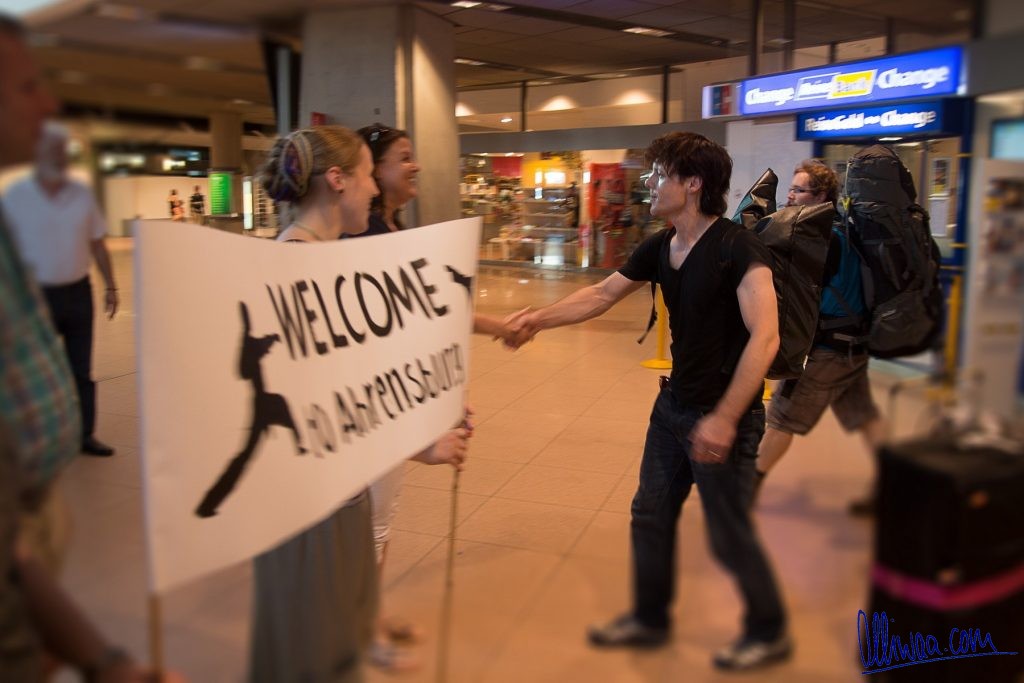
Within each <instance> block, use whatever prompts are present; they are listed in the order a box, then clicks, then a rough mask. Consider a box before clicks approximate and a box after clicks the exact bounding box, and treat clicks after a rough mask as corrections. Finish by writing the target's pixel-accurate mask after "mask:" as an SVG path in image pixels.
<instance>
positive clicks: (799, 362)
mask: <svg viewBox="0 0 1024 683" xmlns="http://www.w3.org/2000/svg"><path fill="white" fill-rule="evenodd" d="M777 186H778V177H777V176H776V175H775V173H774V172H773V171H772V170H771V169H770V168H769V169H768V170H767V171H765V172H764V174H763V175H762V176H761V177H760V178H759V179H758V180H757V182H755V183H754V185H753V187H751V188H750V190H749V191H748V192H747V194H746V195H745V196H744V197H743V199H741V200H740V204H739V208H738V209H737V211H736V215H735V216H733V221H734V222H736V223H739V224H741V225H743V227H745V228H747V229H748V230H753V231H754V233H755V234H756V235H757V236H758V237H759V238H760V239H761V241H762V242H764V244H765V246H766V247H768V251H769V252H771V255H772V279H773V281H774V284H775V295H776V297H777V298H778V302H779V351H778V353H777V354H776V355H775V360H774V361H772V365H771V367H770V368H769V369H768V378H769V379H787V378H791V377H799V376H800V373H802V372H803V369H804V364H805V363H806V360H807V354H809V353H810V352H811V346H812V345H813V343H814V338H815V335H816V334H817V331H818V309H819V308H820V305H821V282H822V279H823V278H824V272H825V261H826V259H827V258H828V245H829V240H830V239H831V237H832V221H833V219H834V218H835V209H834V208H833V206H832V204H831V203H825V204H817V205H814V206H788V207H785V208H783V209H779V210H778V211H776V210H775V193H776V188H777ZM734 235H735V233H734ZM729 246H731V241H729ZM727 249H728V246H727V245H726V243H723V260H725V259H727V258H728V257H727V254H725V252H726V251H727ZM737 360H738V359H737Z"/></svg>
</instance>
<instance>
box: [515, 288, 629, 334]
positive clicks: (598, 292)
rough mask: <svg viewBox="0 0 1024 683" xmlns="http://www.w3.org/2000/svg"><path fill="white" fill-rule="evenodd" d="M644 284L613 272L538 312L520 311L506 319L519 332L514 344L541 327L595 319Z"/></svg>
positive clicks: (546, 327)
mask: <svg viewBox="0 0 1024 683" xmlns="http://www.w3.org/2000/svg"><path fill="white" fill-rule="evenodd" d="M644 284H645V283H644V282H643V281H633V280H630V279H629V278H627V277H625V276H624V275H622V274H620V273H612V274H611V275H609V276H608V277H606V278H605V279H604V280H602V281H601V282H598V283H597V284H595V285H591V286H590V287H584V288H583V289H578V290H576V291H575V292H573V293H572V294H570V295H569V296H567V297H565V298H564V299H560V300H559V301H556V302H555V303H553V304H551V305H550V306H545V307H544V308H541V309H538V310H536V311H531V310H529V309H527V310H525V311H520V312H519V313H516V314H514V315H512V316H510V317H509V319H508V320H507V321H506V322H507V323H508V324H509V325H510V326H511V327H512V328H513V329H515V330H517V331H518V333H519V337H518V338H517V341H518V343H517V344H515V346H521V345H522V344H524V343H526V342H527V341H529V340H530V339H532V338H533V335H535V334H537V332H539V331H540V330H547V329H550V328H552V327H561V326H563V325H574V324H576V323H581V322H583V321H584V320H590V319H591V318H596V317H597V316H599V315H601V314H602V313H604V312H605V311H607V310H608V309H609V308H611V307H612V306H614V305H615V304H617V303H618V302H619V301H622V299H624V298H625V297H626V296H627V295H629V294H632V293H633V292H635V291H636V290H638V289H640V288H641V287H643V286H644Z"/></svg>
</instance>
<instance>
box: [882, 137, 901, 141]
mask: <svg viewBox="0 0 1024 683" xmlns="http://www.w3.org/2000/svg"><path fill="white" fill-rule="evenodd" d="M902 139H903V138H901V137H888V138H878V141H879V142H899V141H900V140H902Z"/></svg>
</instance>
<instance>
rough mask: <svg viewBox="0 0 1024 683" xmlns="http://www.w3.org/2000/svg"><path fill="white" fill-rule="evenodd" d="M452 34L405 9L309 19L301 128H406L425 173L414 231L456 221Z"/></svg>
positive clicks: (392, 5)
mask: <svg viewBox="0 0 1024 683" xmlns="http://www.w3.org/2000/svg"><path fill="white" fill-rule="evenodd" d="M454 59H455V32H454V28H453V27H452V25H451V24H450V23H448V22H447V21H445V20H444V19H442V18H440V17H438V16H437V15H435V14H433V13H431V12H427V11H425V10H422V9H419V8H417V7H416V6H414V5H413V4H411V3H407V2H388V3H384V2H381V3H378V4H375V5H373V6H366V7H353V8H348V9H332V10H321V11H315V12H310V13H309V14H307V15H306V17H305V22H304V26H303V53H302V86H301V91H300V92H301V94H300V104H299V121H298V122H297V126H298V127H304V126H308V125H310V120H311V115H312V114H313V113H314V112H317V113H320V114H324V115H326V121H327V123H336V124H340V125H343V126H348V127H350V128H353V129H356V128H361V127H362V126H366V125H370V124H372V123H375V122H380V123H383V124H384V125H388V126H395V127H398V128H403V129H405V130H407V131H408V132H409V135H410V136H411V137H412V142H413V148H414V150H415V153H416V158H417V160H418V162H419V164H420V166H421V167H422V171H421V172H420V175H419V189H420V191H419V198H418V199H417V200H416V201H415V202H414V203H413V205H412V206H410V207H409V208H408V209H407V211H406V216H405V218H406V222H407V224H409V225H426V224H430V223H436V222H438V221H444V220H451V219H454V218H458V217H459V216H460V214H461V211H460V204H459V180H460V177H459V139H458V128H457V125H456V122H455V66H454Z"/></svg>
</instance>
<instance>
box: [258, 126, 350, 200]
mask: <svg viewBox="0 0 1024 683" xmlns="http://www.w3.org/2000/svg"><path fill="white" fill-rule="evenodd" d="M364 144H365V143H364V142H363V139H362V138H361V137H360V136H359V135H356V134H355V133H353V132H352V131H351V130H349V129H348V128H345V127H344V126H317V127H315V128H305V129H302V130H296V131H293V132H291V133H289V134H288V135H286V136H285V137H283V138H281V139H280V140H278V141H277V143H276V144H275V145H274V148H273V149H272V150H271V151H270V156H269V157H268V158H267V161H266V163H265V164H263V168H261V169H260V179H261V182H262V183H263V187H264V188H265V189H266V190H267V194H269V195H270V196H271V198H273V199H274V201H278V202H282V201H283V202H295V201H301V200H302V198H303V197H305V196H306V193H307V192H309V188H310V181H311V180H312V178H313V177H314V176H317V175H320V174H323V173H326V172H327V169H329V168H331V167H332V166H338V167H339V168H341V170H342V171H345V172H346V173H352V172H353V171H354V170H355V168H356V165H358V163H359V150H360V148H362V146H363V145H364Z"/></svg>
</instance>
